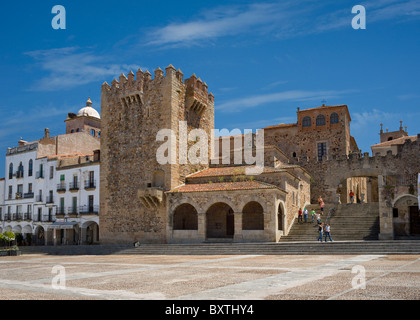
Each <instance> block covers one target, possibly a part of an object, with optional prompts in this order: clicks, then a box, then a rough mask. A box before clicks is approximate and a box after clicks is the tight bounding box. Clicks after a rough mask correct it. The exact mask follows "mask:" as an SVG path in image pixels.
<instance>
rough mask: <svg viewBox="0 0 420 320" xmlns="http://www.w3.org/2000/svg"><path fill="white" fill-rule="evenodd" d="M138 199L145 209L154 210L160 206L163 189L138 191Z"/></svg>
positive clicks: (155, 188)
mask: <svg viewBox="0 0 420 320" xmlns="http://www.w3.org/2000/svg"><path fill="white" fill-rule="evenodd" d="M138 197H139V198H140V200H141V201H142V203H143V205H144V206H145V207H146V208H148V209H152V208H153V209H156V208H158V207H159V206H160V205H161V204H162V201H163V189H162V188H158V187H151V188H146V189H140V190H139V191H138Z"/></svg>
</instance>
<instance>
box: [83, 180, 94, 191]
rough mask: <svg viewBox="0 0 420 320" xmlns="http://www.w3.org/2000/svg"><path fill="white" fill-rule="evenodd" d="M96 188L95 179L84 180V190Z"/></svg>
mask: <svg viewBox="0 0 420 320" xmlns="http://www.w3.org/2000/svg"><path fill="white" fill-rule="evenodd" d="M93 189H96V180H85V190H93Z"/></svg>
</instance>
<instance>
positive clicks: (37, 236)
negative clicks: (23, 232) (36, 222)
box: [34, 226, 46, 246]
mask: <svg viewBox="0 0 420 320" xmlns="http://www.w3.org/2000/svg"><path fill="white" fill-rule="evenodd" d="M45 238H46V232H45V229H44V227H42V226H37V227H36V228H35V231H34V242H35V245H41V246H42V245H44V244H45Z"/></svg>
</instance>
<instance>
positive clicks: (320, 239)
mask: <svg viewBox="0 0 420 320" xmlns="http://www.w3.org/2000/svg"><path fill="white" fill-rule="evenodd" d="M318 232H319V237H318V239H317V241H321V242H322V236H323V223H320V224H319V226H318Z"/></svg>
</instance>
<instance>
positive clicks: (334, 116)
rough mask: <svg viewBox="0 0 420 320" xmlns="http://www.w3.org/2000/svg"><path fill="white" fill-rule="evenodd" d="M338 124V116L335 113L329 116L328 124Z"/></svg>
mask: <svg viewBox="0 0 420 320" xmlns="http://www.w3.org/2000/svg"><path fill="white" fill-rule="evenodd" d="M334 123H338V114H337V113H336V112H333V113H331V115H330V124H334Z"/></svg>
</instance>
